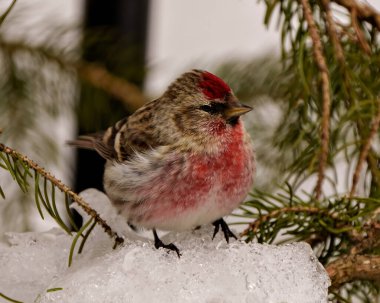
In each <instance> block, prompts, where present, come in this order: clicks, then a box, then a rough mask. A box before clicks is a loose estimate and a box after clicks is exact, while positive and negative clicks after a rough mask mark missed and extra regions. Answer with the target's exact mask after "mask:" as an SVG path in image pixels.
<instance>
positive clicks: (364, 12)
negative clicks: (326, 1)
mask: <svg viewBox="0 0 380 303" xmlns="http://www.w3.org/2000/svg"><path fill="white" fill-rule="evenodd" d="M332 1H333V2H335V3H337V4H339V5H340V6H343V7H345V8H346V9H347V10H348V11H350V12H351V11H352V10H355V11H356V13H357V17H358V18H359V20H364V21H366V22H368V23H370V24H372V25H373V26H374V27H376V28H377V29H378V30H380V13H379V12H378V11H376V10H375V9H374V8H373V7H372V6H370V5H368V4H365V3H363V2H360V3H359V2H358V1H355V0H332Z"/></svg>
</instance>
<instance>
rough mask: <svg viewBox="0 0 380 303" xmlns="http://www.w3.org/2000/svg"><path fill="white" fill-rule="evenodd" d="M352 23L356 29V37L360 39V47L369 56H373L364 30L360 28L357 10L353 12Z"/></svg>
mask: <svg viewBox="0 0 380 303" xmlns="http://www.w3.org/2000/svg"><path fill="white" fill-rule="evenodd" d="M351 23H352V27H353V28H354V31H355V33H356V36H357V37H358V42H359V45H360V46H361V48H362V49H363V51H364V52H365V53H366V54H367V55H371V53H372V52H371V47H370V46H369V44H368V42H367V40H366V38H365V36H364V33H363V30H362V29H361V28H360V25H359V22H358V16H357V11H356V8H354V9H352V10H351Z"/></svg>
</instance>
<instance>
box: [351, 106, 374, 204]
mask: <svg viewBox="0 0 380 303" xmlns="http://www.w3.org/2000/svg"><path fill="white" fill-rule="evenodd" d="M377 105H378V108H377V114H376V116H375V118H374V120H373V121H372V126H371V130H370V133H369V136H368V138H367V140H366V141H365V142H364V144H363V147H362V149H361V150H360V154H359V160H358V163H357V164H356V168H355V172H354V175H353V177H352V187H351V191H350V197H352V196H353V195H355V192H356V186H357V184H358V181H359V176H360V172H361V170H362V167H363V164H364V161H365V160H366V159H367V156H368V152H369V151H370V148H371V144H372V141H373V139H374V138H375V135H376V134H377V131H378V129H379V125H380V99H378V100H377Z"/></svg>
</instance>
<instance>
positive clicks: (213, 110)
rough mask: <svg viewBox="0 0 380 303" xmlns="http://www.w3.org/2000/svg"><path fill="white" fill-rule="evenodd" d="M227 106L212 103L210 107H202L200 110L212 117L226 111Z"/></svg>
mask: <svg viewBox="0 0 380 303" xmlns="http://www.w3.org/2000/svg"><path fill="white" fill-rule="evenodd" d="M225 107H226V106H225V105H224V104H221V103H211V104H210V105H202V106H200V107H199V109H200V110H203V111H205V112H206V113H209V114H211V115H215V114H218V113H222V112H223V111H224V110H225Z"/></svg>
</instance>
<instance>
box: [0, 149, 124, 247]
mask: <svg viewBox="0 0 380 303" xmlns="http://www.w3.org/2000/svg"><path fill="white" fill-rule="evenodd" d="M0 152H3V153H5V154H6V155H7V156H10V157H12V158H13V159H14V160H16V161H21V163H22V164H24V165H25V166H26V167H27V168H30V169H33V170H34V171H35V172H36V174H38V175H40V176H42V177H43V178H44V179H45V180H48V181H50V182H51V183H52V184H53V185H54V187H57V188H58V189H59V190H60V191H61V192H63V193H65V194H66V195H67V196H68V197H70V198H71V199H72V200H73V201H75V202H76V203H77V204H78V205H79V206H80V207H81V208H82V209H83V210H84V211H85V212H86V213H87V214H88V215H89V216H90V217H92V218H93V219H94V220H95V222H97V223H98V224H99V225H100V226H101V227H102V228H103V229H104V231H105V232H106V233H107V234H108V235H109V236H110V237H111V238H114V239H115V245H119V244H121V243H123V242H124V240H123V238H122V237H120V236H119V235H118V234H117V233H116V232H114V231H113V230H112V229H111V227H110V226H109V225H108V224H107V223H106V221H104V220H103V219H102V218H101V217H100V216H99V214H98V213H97V212H96V211H95V210H94V209H92V208H91V207H90V205H89V204H88V203H87V202H86V201H84V200H83V199H82V197H80V196H79V195H78V194H76V193H75V192H73V191H72V190H71V189H70V188H69V187H68V186H67V185H65V184H64V183H63V182H62V181H61V180H58V179H57V178H55V177H54V176H53V175H52V174H50V173H49V172H48V171H46V170H45V169H43V168H42V167H40V166H39V165H38V164H37V163H35V162H34V161H32V160H30V159H29V158H28V157H26V156H25V155H23V154H21V153H19V152H18V151H15V150H13V149H12V148H10V147H8V146H5V145H4V144H2V143H0ZM14 169H15V168H12V167H9V171H10V173H11V174H13V177H14V179H16V181H17V182H18V183H19V185H20V187H21V188H22V189H26V187H27V183H25V180H20V177H19V176H18V174H17V173H15V172H13V173H12V171H14ZM25 172H28V170H25ZM23 181H24V182H23ZM35 182H36V184H37V185H36V187H38V179H36V181H35ZM53 185H52V186H53ZM44 189H46V186H44ZM36 192H37V193H36V196H39V198H40V199H41V200H42V201H44V200H45V201H47V200H48V198H47V193H46V192H45V199H43V198H44V197H43V193H40V192H39V190H37V191H36ZM36 203H37V205H38V203H39V200H38V198H36ZM42 203H44V202H42ZM47 204H49V203H48V202H47V203H46V202H45V204H44V206H45V208H46V209H47V210H48V211H49V214H50V215H52V216H53V217H55V216H58V213H57V211H56V209H54V208H55V207H54V208H52V207H51V206H50V205H47ZM53 206H54V204H53ZM58 218H59V216H58ZM58 223H59V220H58ZM62 227H63V226H62Z"/></svg>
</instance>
